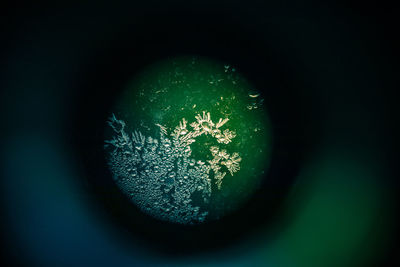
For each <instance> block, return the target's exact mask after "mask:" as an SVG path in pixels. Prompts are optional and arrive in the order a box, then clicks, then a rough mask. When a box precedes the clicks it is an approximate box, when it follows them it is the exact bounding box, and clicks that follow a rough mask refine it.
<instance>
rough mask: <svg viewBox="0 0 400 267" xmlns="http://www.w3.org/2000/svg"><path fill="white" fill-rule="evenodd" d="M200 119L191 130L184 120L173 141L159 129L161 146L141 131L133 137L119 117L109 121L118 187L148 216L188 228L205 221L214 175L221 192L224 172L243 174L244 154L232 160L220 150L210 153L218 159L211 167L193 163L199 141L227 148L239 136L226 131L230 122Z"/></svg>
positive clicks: (207, 117) (111, 160)
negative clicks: (203, 137)
mask: <svg viewBox="0 0 400 267" xmlns="http://www.w3.org/2000/svg"><path fill="white" fill-rule="evenodd" d="M195 118H196V121H195V122H193V123H191V124H190V127H191V129H188V122H187V121H186V119H185V118H183V119H182V120H181V121H180V122H179V125H178V126H176V127H175V129H174V130H173V132H172V133H171V134H170V136H171V138H169V137H168V131H167V128H166V127H164V126H163V125H160V124H156V125H157V126H158V127H159V128H160V139H159V140H158V139H155V138H152V137H145V136H144V135H143V134H142V133H141V132H139V131H133V132H132V134H131V135H128V134H127V133H126V131H125V126H126V124H125V122H124V121H122V120H118V119H117V118H116V117H115V115H114V114H113V115H112V116H111V118H110V119H109V121H108V124H109V125H110V126H111V128H112V129H113V130H114V132H115V133H116V134H115V136H114V137H113V138H112V139H111V140H108V141H105V143H106V144H105V147H106V148H108V147H110V148H113V149H111V150H110V157H109V166H110V169H111V171H112V174H113V177H114V179H115V181H116V182H117V184H118V185H119V186H120V187H121V188H122V190H123V191H124V192H125V193H127V194H128V195H129V196H130V197H131V199H132V200H133V201H134V202H135V203H136V204H137V205H138V206H139V207H140V208H141V209H142V210H143V211H144V212H146V213H148V214H150V215H152V216H154V217H156V218H159V219H161V220H166V221H172V222H178V223H183V224H193V223H198V222H202V221H204V220H205V218H206V216H207V215H208V212H207V211H201V210H200V207H199V206H200V205H201V203H202V202H203V203H207V202H208V201H209V198H210V196H211V178H210V171H211V170H212V171H213V173H214V179H215V184H216V185H217V188H218V189H221V185H222V180H223V178H224V177H225V176H226V174H227V172H224V171H222V169H226V170H227V171H228V172H229V173H230V175H232V176H233V174H234V173H235V172H237V171H239V169H240V166H239V162H240V161H241V158H240V156H239V154H238V153H233V154H232V155H230V154H229V153H227V152H226V150H224V149H222V150H221V149H219V148H218V147H217V146H212V147H211V148H210V151H211V155H212V156H213V158H212V159H211V160H208V161H207V162H203V161H200V160H199V161H196V160H195V159H193V158H191V157H190V156H191V154H192V150H191V147H190V145H191V144H192V143H194V142H196V137H198V136H201V135H203V134H204V135H210V136H212V137H214V138H215V139H216V140H217V142H218V143H221V144H228V143H230V142H231V141H232V139H233V138H234V137H235V136H236V134H235V132H233V131H230V130H228V129H225V130H224V131H221V129H220V128H221V127H222V126H223V125H224V124H226V123H227V122H228V119H227V118H226V119H219V121H218V122H217V123H214V122H213V121H212V120H211V117H210V113H209V112H207V113H206V112H205V111H203V114H202V116H201V115H200V114H198V115H196V117H195ZM196 192H198V193H196ZM194 195H196V196H197V197H194ZM199 196H200V197H199ZM193 197H194V198H195V199H194V198H193ZM199 201H200V202H199ZM194 202H196V203H197V205H195V204H194Z"/></svg>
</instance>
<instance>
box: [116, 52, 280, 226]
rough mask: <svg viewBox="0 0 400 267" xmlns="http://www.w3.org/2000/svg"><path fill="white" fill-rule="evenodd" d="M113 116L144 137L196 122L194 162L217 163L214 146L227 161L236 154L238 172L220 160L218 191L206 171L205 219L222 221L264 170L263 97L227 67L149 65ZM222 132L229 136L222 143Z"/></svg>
mask: <svg viewBox="0 0 400 267" xmlns="http://www.w3.org/2000/svg"><path fill="white" fill-rule="evenodd" d="M112 112H113V113H114V114H115V115H116V117H117V118H118V119H121V120H123V121H124V122H125V123H126V130H127V132H132V131H134V130H138V131H140V132H141V133H142V134H143V135H144V136H146V137H147V136H153V137H157V136H159V135H160V126H162V127H161V128H163V129H164V127H165V130H166V133H167V135H168V136H170V134H171V133H173V132H174V130H175V129H176V127H177V126H179V125H180V123H182V120H183V119H185V120H186V121H187V127H186V128H187V131H193V132H194V131H195V129H194V128H193V127H194V126H195V125H193V124H192V123H197V129H198V131H197V133H199V131H202V132H203V134H200V135H198V136H195V137H194V138H193V139H194V140H195V141H194V142H193V143H191V144H190V148H191V158H194V159H195V160H196V162H197V161H201V162H204V163H205V164H206V165H210V161H212V160H213V159H215V157H214V156H215V155H214V156H213V153H212V152H211V151H210V148H212V147H218V149H219V151H221V150H223V149H225V150H226V152H227V153H228V154H229V155H231V156H232V155H234V153H237V154H236V156H237V158H236V159H238V160H237V163H236V165H237V167H239V168H240V169H238V168H237V169H238V170H237V169H236V170H234V171H232V169H231V170H229V168H227V165H226V164H225V165H224V164H223V163H222V164H221V162H222V160H221V161H220V164H219V167H220V170H219V173H220V174H222V173H225V176H224V177H223V179H221V180H220V181H219V182H220V184H219V186H218V181H217V179H216V177H215V176H216V172H214V171H210V179H211V191H212V193H211V196H210V201H209V202H208V203H206V204H204V203H203V204H201V208H202V209H204V210H207V211H208V216H207V219H217V218H220V217H221V216H222V215H224V214H226V213H227V212H230V211H232V210H235V209H237V208H238V207H239V206H240V205H241V204H243V202H244V201H246V199H248V198H249V197H250V196H251V195H252V193H253V192H254V190H256V189H257V186H258V185H259V183H260V180H261V178H262V177H263V175H264V173H265V172H266V170H267V168H268V162H269V157H270V152H271V146H272V144H271V130H270V125H269V120H268V115H267V113H266V111H265V109H264V106H263V96H262V95H261V94H260V93H259V92H258V91H257V89H256V88H254V87H253V86H252V85H251V84H250V83H249V82H248V81H246V79H245V78H244V77H243V76H241V75H240V73H239V72H238V71H237V70H236V69H235V68H234V67H232V66H230V65H227V64H223V63H220V62H217V61H212V60H209V59H204V58H198V57H180V58H174V59H169V60H164V61H161V62H159V63H156V64H154V65H151V66H148V67H147V68H146V69H144V70H143V71H142V72H141V73H139V74H138V75H136V76H135V77H133V79H132V82H131V83H130V84H129V85H128V86H127V87H126V89H125V90H124V91H123V92H122V94H121V96H120V97H119V98H118V100H117V101H116V103H115V106H114V109H113V110H112ZM208 113H209V116H210V117H209V121H207V120H208V116H207V115H208ZM196 116H197V118H196ZM203 119H204V120H203ZM220 119H222V124H223V122H225V121H224V119H228V120H226V122H225V123H224V124H223V126H221V127H220V132H218V133H217V134H211V133H210V132H207V129H209V128H210V125H209V124H213V125H214V126H213V125H211V126H213V127H211V128H212V129H214V130H216V131H218V130H217V128H218V122H221V120H220ZM181 125H182V124H181ZM227 129H228V130H229V131H225V132H224V130H227ZM224 133H228V135H229V133H232V134H233V137H232V136H231V137H232V138H229V136H228V137H227V138H223V134H224ZM221 138H222V139H221ZM214 154H216V153H214ZM225 163H226V161H225ZM194 202H195V201H194ZM150 208H151V207H150Z"/></svg>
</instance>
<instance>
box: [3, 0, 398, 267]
mask: <svg viewBox="0 0 400 267" xmlns="http://www.w3.org/2000/svg"><path fill="white" fill-rule="evenodd" d="M1 12H2V14H1V15H2V16H1V22H2V23H1V24H2V28H3V31H2V36H1V40H2V46H1V48H2V49H1V56H2V57H1V58H2V65H1V66H2V72H1V74H2V76H1V80H0V81H1V95H0V96H1V99H0V101H1V106H0V107H1V120H2V135H4V137H3V138H2V146H1V152H2V154H1V160H2V165H0V166H1V167H2V168H1V169H0V170H4V171H2V175H1V179H2V190H3V192H2V202H1V203H2V209H3V210H4V216H2V217H3V218H4V219H3V221H2V230H3V231H2V232H3V233H4V234H3V235H2V241H3V248H4V252H6V253H5V254H6V257H5V258H4V261H5V262H8V263H12V264H14V263H19V264H23V265H29V266H32V265H41V266H43V265H54V264H55V263H56V265H66V266H68V265H72V264H74V265H76V264H77V265H84V264H89V265H111V264H118V265H125V264H126V265H128V264H136V265H140V266H141V265H149V264H151V263H149V262H146V261H145V260H143V259H141V260H139V258H140V257H137V258H135V256H134V255H135V253H143V252H135V251H142V249H143V248H142V247H141V246H143V247H144V248H145V251H146V253H156V254H155V255H154V256H152V257H153V258H157V257H160V258H162V257H167V258H168V259H169V260H171V261H172V262H173V261H175V260H179V259H181V258H182V257H183V258H185V257H186V258H185V259H187V257H189V256H190V255H197V254H198V253H200V252H203V253H204V252H207V253H210V252H212V253H215V254H219V253H222V254H224V253H225V251H226V249H228V248H230V247H232V246H235V245H237V244H239V243H241V242H244V240H247V241H248V239H249V238H251V237H253V236H257V235H258V234H259V233H260V232H261V231H266V232H267V235H266V236H267V238H266V241H265V242H267V243H268V242H270V241H269V240H270V239H275V238H279V235H280V234H281V233H282V231H284V229H285V228H286V227H287V225H288V224H290V219H286V217H285V216H284V215H283V214H281V212H280V211H281V209H282V203H283V202H284V200H285V198H286V197H287V195H288V194H289V191H290V189H291V188H292V186H293V185H294V184H296V177H297V175H298V174H299V172H300V170H301V168H302V166H303V165H304V164H305V162H307V160H309V159H310V158H313V156H315V153H316V152H315V151H316V150H318V148H319V147H322V146H323V145H326V144H328V145H329V146H332V147H339V148H345V150H343V151H344V152H342V153H345V154H355V155H357V157H361V155H363V154H369V153H371V154H373V155H374V157H375V158H374V159H373V160H374V164H376V165H378V166H379V167H380V168H381V169H383V170H384V171H382V173H385V175H381V176H380V178H379V180H380V181H379V183H380V184H381V185H382V186H385V187H387V188H389V189H390V190H389V189H388V191H387V192H389V193H388V195H387V196H386V197H387V199H386V202H387V203H391V204H387V205H386V209H387V212H388V213H393V214H394V211H395V207H396V205H394V204H392V203H394V199H395V191H394V190H396V189H397V182H396V181H395V174H394V171H393V168H392V167H394V166H396V163H397V162H396V157H395V154H396V153H395V149H394V144H395V137H397V136H398V132H396V122H397V121H398V120H397V118H396V116H395V114H396V113H395V110H396V106H397V105H396V104H397V98H396V97H395V91H396V90H395V89H397V87H398V75H397V73H398V72H397V71H398V63H397V59H398V50H397V48H398V47H399V39H398V35H397V32H398V30H397V27H396V26H397V24H398V23H397V18H396V14H397V13H398V9H395V8H394V7H393V6H388V5H385V4H384V3H381V2H380V3H377V2H376V3H366V2H363V3H360V2H355V1H350V2H346V3H340V2H324V3H312V2H307V3H304V2H302V3H294V2H283V3H279V4H277V3H268V2H264V1H210V2H208V1H201V2H183V1H163V2H158V1H153V2H152V1H148V2H146V3H142V2H135V1H134V2H131V3H129V4H127V3H113V4H111V3H108V2H101V3H90V2H88V3H86V4H81V5H74V4H66V5H61V4H57V5H51V4H42V5H39V4H28V3H18V4H9V5H8V6H7V7H6V8H4V9H2V11H1ZM179 54H199V55H205V56H210V57H214V58H218V59H222V60H224V61H228V62H231V63H232V64H234V65H238V66H240V68H241V71H242V72H243V74H244V75H245V76H246V77H248V78H249V80H250V81H251V82H253V83H254V84H256V85H257V87H258V88H260V89H261V90H262V91H263V93H264V95H265V99H266V107H267V109H268V111H269V113H270V114H271V118H272V122H273V127H274V136H277V140H276V146H275V147H274V154H273V159H272V165H271V166H272V168H271V170H270V171H269V172H268V174H267V177H266V179H265V180H266V182H265V184H264V186H263V188H262V189H261V190H260V191H259V192H257V194H256V195H255V196H254V198H253V199H252V200H251V201H250V202H249V203H248V204H247V206H245V207H244V208H243V209H242V210H239V211H238V212H237V213H235V214H233V215H231V216H230V217H228V218H226V219H224V220H221V221H219V222H216V223H211V224H207V225H205V226H198V227H181V226H176V225H169V224H165V223H160V222H157V221H154V220H152V219H151V218H148V217H146V216H144V215H142V214H140V213H139V212H138V211H137V210H135V208H134V207H133V206H132V205H130V203H127V202H126V200H125V199H124V198H123V197H122V196H121V195H120V194H119V192H118V190H117V189H116V188H113V186H112V183H111V180H110V179H109V173H108V172H107V169H106V168H105V165H104V160H103V155H102V150H101V149H100V148H101V143H102V141H103V138H102V127H103V124H104V121H105V118H106V117H107V114H108V111H109V105H110V101H111V100H112V99H113V97H115V96H116V95H118V92H119V91H118V90H119V89H120V88H121V87H122V86H123V85H124V83H125V82H126V81H127V80H129V78H130V77H131V76H132V75H133V74H134V73H135V72H136V71H139V70H140V69H141V68H142V67H143V66H145V65H146V64H149V63H151V62H153V61H156V60H158V59H159V58H163V57H165V56H174V55H179ZM371 151H373V152H371ZM57 158H59V159H58V160H55V159H57ZM365 162H367V161H365ZM365 162H364V164H367V163H365ZM40 166H42V167H40ZM47 166H51V169H47ZM3 167H4V168H3ZM54 174H56V175H54ZM27 177H30V178H27ZM75 187H78V189H74V188H75ZM49 192H50V194H49ZM46 194H47V195H46ZM24 197H26V200H23V198H24ZM21 198H22V200H21ZM29 199H31V200H32V201H28V200H29ZM71 199H72V200H71ZM70 201H72V202H70ZM82 207H85V209H83V208H82ZM80 209H83V210H89V213H90V216H92V217H94V218H95V219H93V218H92V217H91V219H92V220H89V222H85V223H86V224H87V225H86V224H85V223H82V222H80V221H79V220H77V219H76V218H77V217H79V216H82V217H84V216H89V215H82V214H84V213H82V214H81V213H80V212H82V211H80V212H78V211H76V210H80ZM57 212H60V214H62V216H56V215H54V214H56V213H57ZM92 213H93V214H92ZM53 215H54V216H53ZM43 218H44V219H43ZM387 218H390V219H391V222H390V223H389V224H388V223H387V222H386V220H388V219H387ZM382 220H383V221H382V222H381V224H380V226H381V227H382V226H385V225H392V224H395V223H394V221H396V220H397V217H396V216H395V215H392V216H389V217H385V218H383V219H382ZM84 224H85V225H84ZM93 224H97V225H102V226H104V225H106V229H107V230H106V232H107V234H108V235H111V236H116V238H115V239H111V240H113V241H109V242H111V243H113V242H120V243H121V244H122V245H121V246H123V247H126V249H127V250H128V251H131V253H132V255H133V261H132V260H128V259H125V258H124V257H123V256H121V255H120V253H121V252H120V251H119V248H120V246H111V247H112V248H110V247H107V246H105V245H102V242H106V241H104V240H102V239H101V238H100V237H99V235H101V234H102V233H103V232H102V231H99V230H93V228H94V229H97V228H96V227H98V226H93ZM60 225H61V226H63V225H70V227H65V229H64V227H60ZM82 225H84V226H82ZM53 228H54V231H55V232H56V233H57V232H59V231H61V232H62V231H63V229H64V235H63V234H61V235H60V236H57V235H52V233H53V231H52V229H53ZM57 228H59V229H57ZM85 229H86V230H85ZM89 229H90V230H89ZM265 229H267V230H265ZM388 229H389V231H390V234H389V235H388V237H385V238H386V239H385V240H386V242H384V244H385V245H384V247H383V249H382V251H381V252H379V253H376V256H375V257H373V258H372V260H371V261H370V262H369V263H370V264H371V265H374V264H375V265H376V264H378V262H379V265H383V264H384V263H385V264H388V265H389V266H393V262H394V261H395V260H396V257H395V255H396V254H397V253H398V250H397V249H396V245H395V238H396V237H397V231H398V230H397V228H396V227H392V228H388ZM42 232H43V234H41V233H42ZM33 233H34V234H33ZM41 237H42V238H43V239H42V240H41ZM96 240H98V241H96ZM116 240H117V241H116ZM247 241H246V242H247ZM36 242H38V243H36ZM57 243H59V245H57ZM106 243H107V242H106ZM38 244H41V245H40V246H39V245H38ZM138 244H140V245H138ZM138 246H140V249H139V248H138ZM38 247H39V248H38ZM71 247H75V249H71ZM36 248H37V249H36ZM46 248H48V249H49V254H51V255H48V254H46ZM251 249H252V246H250V245H249V246H247V250H251ZM157 253H160V254H157ZM97 254H101V257H98V258H96V257H95V256H94V255H97ZM202 255H203V254H202ZM206 255H208V254H206ZM209 257H211V256H209ZM136 259H137V260H136ZM381 262H384V263H381ZM187 263H188V264H191V263H192V262H190V260H188V262H187ZM244 264H246V261H245V262H244ZM306 266H307V265H306ZM310 266H311V264H310Z"/></svg>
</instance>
